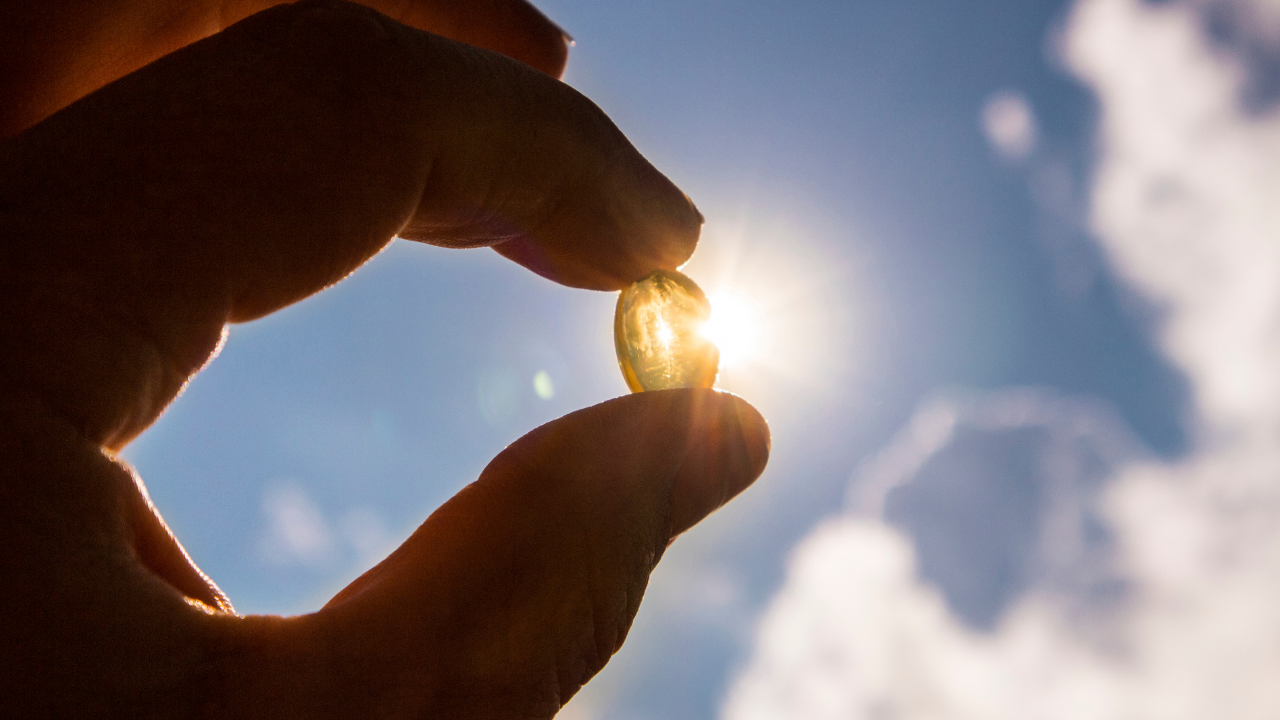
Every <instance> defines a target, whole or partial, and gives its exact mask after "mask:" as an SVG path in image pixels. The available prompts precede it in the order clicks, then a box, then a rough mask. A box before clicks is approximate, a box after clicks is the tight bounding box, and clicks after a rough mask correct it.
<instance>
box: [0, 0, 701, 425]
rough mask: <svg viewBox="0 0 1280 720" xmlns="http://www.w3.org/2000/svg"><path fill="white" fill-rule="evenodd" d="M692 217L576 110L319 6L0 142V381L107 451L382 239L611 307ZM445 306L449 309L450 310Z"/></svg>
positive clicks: (200, 48)
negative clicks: (236, 336)
mask: <svg viewBox="0 0 1280 720" xmlns="http://www.w3.org/2000/svg"><path fill="white" fill-rule="evenodd" d="M700 224H701V217H700V216H699V215H698V213H697V211H696V210H695V209H694V208H693V205H692V204H691V203H690V202H689V201H688V199H687V198H686V197H685V196H684V195H683V194H682V193H681V192H680V191H679V189H677V188H676V187H675V185H674V184H672V183H671V182H670V181H669V180H667V178H665V177H664V176H663V175H662V174H661V173H659V172H658V171H657V170H656V169H655V168H653V166H652V165H650V164H649V163H648V162H647V161H645V159H644V158H643V157H642V156H641V155H640V154H639V153H638V152H637V151H636V150H635V148H634V147H632V146H631V144H630V143H629V142H627V140H626V138H625V137H624V136H623V135H622V133H621V132H619V131H618V129H617V128H616V127H615V126H614V125H613V123H611V122H610V121H609V119H608V118H607V117H605V115H604V113H602V112H601V111H600V109H599V108H597V107H596V106H595V105H593V104H592V103H591V102H590V101H588V100H587V99H586V98H584V97H583V96H582V95H580V94H579V93H577V92H576V91H574V90H573V89H571V88H569V87H568V86H567V85H564V84H562V83H560V82H558V81H556V80H554V79H552V78H550V77H548V76H546V75H544V74H542V73H540V72H538V71H536V70H534V69H532V68H530V67H529V66H527V65H523V64H521V63H518V62H515V61H513V60H511V59H509V58H506V57H503V56H501V55H498V54H495V53H492V52H487V51H484V50H481V49H478V48H475V47H473V46H470V45H465V44H462V43H458V42H453V41H450V40H447V39H445V38H442V37H440V36H437V35H432V34H429V33H424V32H421V31H417V30H413V29H411V28H408V27H405V26H404V25H400V24H398V23H395V22H393V21H391V20H389V19H388V18H386V17H383V16H381V15H379V14H377V13H375V12H374V11H372V10H369V9H367V8H364V7H360V6H357V5H352V4H349V3H343V2H337V1H336V0H331V1H324V2H307V3H300V4H297V5H291V6H280V7H277V8H273V9H271V10H268V11H266V12H263V13H260V14H259V15H256V16H254V17H252V18H250V19H248V20H245V21H244V22H242V23H240V24H238V25H236V26H234V27H232V28H230V29H228V30H227V31H225V32H224V33H221V34H219V35H216V36H214V37H211V38H209V39H208V40H205V41H202V42H200V43H197V44H195V45H192V46H189V47H187V48H184V49H183V50H181V51H179V52H177V53H174V54H172V55H169V56H167V57H166V58H164V59H162V60H160V61H158V62H156V63H153V64H152V65H149V66H148V67H146V68H144V69H143V70H140V71H138V72H137V73H134V74H133V75H130V76H127V77H125V78H123V79H121V80H120V81H118V82H116V83H113V84H112V85H110V86H108V87H106V88H104V89H102V90H101V91H99V92H97V93H94V94H93V95H90V96H89V97H87V98H85V99H83V100H82V101H80V102H77V103H75V104H73V105H72V106H70V107H68V108H66V109H65V110H63V111H62V112H60V113H58V114H56V115H54V116H53V117H51V118H49V119H48V120H47V121H45V122H44V123H41V124H40V125H38V126H36V127H34V128H32V129H31V130H29V131H28V132H26V133H23V134H22V135H20V136H18V137H17V138H15V139H13V140H11V141H10V142H9V143H7V144H6V145H4V146H2V147H0V230H2V231H3V234H4V236H5V237H6V242H5V243H3V245H2V246H0V271H2V272H0V296H3V297H2V298H0V299H4V300H5V302H6V303H7V307H8V308H9V312H8V313H6V314H5V316H4V317H3V318H0V345H3V346H5V347H12V348H22V352H18V353H7V354H4V356H3V357H0V371H2V372H4V373H6V376H7V377H10V378H15V381H14V382H15V384H19V385H21V386H23V387H30V388H34V389H35V390H34V391H35V392H36V393H37V394H40V395H42V396H43V399H44V400H45V401H46V402H50V403H51V404H53V405H55V406H56V407H57V408H58V409H59V411H60V412H62V413H63V414H64V415H65V416H68V417H72V418H73V419H74V421H75V423H76V424H77V426H78V427H80V428H82V429H83V431H84V432H86V434H87V435H89V436H90V437H94V438H96V439H99V440H100V441H102V442H105V443H107V444H109V445H111V446H119V445H120V444H122V443H123V442H127V440H128V439H129V438H131V437H133V436H134V435H136V434H137V433H138V432H140V431H141V430H142V428H144V427H146V426H147V425H148V424H150V422H151V421H152V420H153V419H154V418H155V416H156V415H158V414H159V412H160V410H161V409H163V407H164V406H165V405H166V404H167V403H168V401H169V400H170V399H172V397H173V396H174V394H176V393H177V391H178V390H179V389H180V387H181V386H182V384H183V383H184V382H185V381H186V379H187V377H188V376H189V375H190V374H191V373H192V372H194V371H195V370H196V369H198V368H199V367H200V366H201V365H202V364H203V363H204V361H205V360H206V359H207V358H208V357H209V355H210V353H212V352H213V351H214V350H215V348H216V346H217V343H218V341H219V338H220V336H221V333H222V327H223V325H224V324H225V323H226V322H228V321H243V320H249V319H252V318H255V317H259V316H262V315H265V314H267V313H270V312H272V311H274V310H276V309H279V308H281V307H284V306H285V305H288V304H289V303H292V302H295V301H297V300H300V299H302V298H304V297H306V296H308V295H310V294H312V293H314V292H317V291H319V290H321V289H323V288H324V287H327V286H328V285H331V284H332V283H334V282H337V281H338V280H340V279H342V278H343V277H345V276H346V275H347V274H349V273H350V272H351V271H353V270H355V269H356V268H357V267H359V265H360V264H361V263H363V262H364V261H365V260H367V259H368V258H369V257H371V256H372V255H373V254H375V253H376V252H378V250H380V249H381V248H382V247H383V246H385V244H386V243H387V242H388V241H389V240H390V239H391V237H392V236H393V235H395V234H396V233H400V234H402V235H404V236H407V237H411V238H413V239H417V240H423V241H426V242H432V243H437V244H442V245H449V246H456V247H474V246H482V245H494V246H497V247H498V250H499V251H500V252H502V253H503V254H505V255H507V256H508V257H511V258H513V259H515V260H516V261H517V262H520V263H522V264H524V265H526V266H527V267H529V268H531V269H533V270H534V271H536V272H538V273H540V274H542V275H544V276H546V277H549V278H551V279H553V280H556V281H558V282H561V283H564V284H567V285H572V286H576V287H585V288H596V289H616V288H619V287H621V286H623V285H625V284H626V283H629V282H631V281H633V280H635V279H637V278H639V277H641V276H643V275H644V274H645V273H647V272H649V271H650V270H652V269H654V268H656V267H667V268H674V267H676V266H678V265H680V264H681V263H683V262H684V261H685V260H686V259H687V258H688V257H689V255H690V254H691V253H692V251H693V248H694V246H695V244H696V243H697V238H698V234H699V229H700ZM463 301H465V299H463Z"/></svg>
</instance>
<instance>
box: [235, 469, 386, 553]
mask: <svg viewBox="0 0 1280 720" xmlns="http://www.w3.org/2000/svg"><path fill="white" fill-rule="evenodd" d="M262 512H263V515H264V516H265V517H266V529H265V532H264V533H263V534H262V536H261V537H260V538H259V542H258V549H259V552H260V555H261V557H262V559H263V560H265V561H267V562H268V563H271V564H274V565H288V564H300V565H305V566H308V567H311V568H322V567H327V568H329V569H336V568H337V567H339V566H340V565H342V564H344V563H342V562H340V561H342V560H344V559H354V561H355V563H356V565H358V566H359V567H370V566H372V565H374V564H375V563H377V562H379V561H380V560H382V558H384V557H386V556H387V554H388V553H390V551H391V550H392V549H393V548H394V546H395V545H396V544H397V543H396V540H395V539H394V538H393V537H392V535H391V533H390V532H389V531H388V529H387V525H386V522H385V521H384V520H383V519H382V516H381V515H379V514H378V512H377V511H375V510H373V509H372V508H367V507H357V508H352V509H351V510H348V511H347V512H346V513H345V514H344V515H343V516H342V517H341V519H340V520H339V521H338V522H337V523H332V522H330V521H329V520H328V519H326V518H325V514H324V512H323V511H322V510H321V509H320V507H319V505H317V504H316V502H315V500H314V499H312V497H311V495H310V494H308V493H307V491H306V490H305V489H303V487H302V486H301V485H299V484H297V483H295V482H292V481H284V482H275V483H272V484H270V485H268V487H267V489H266V491H265V492H264V493H263V495H262Z"/></svg>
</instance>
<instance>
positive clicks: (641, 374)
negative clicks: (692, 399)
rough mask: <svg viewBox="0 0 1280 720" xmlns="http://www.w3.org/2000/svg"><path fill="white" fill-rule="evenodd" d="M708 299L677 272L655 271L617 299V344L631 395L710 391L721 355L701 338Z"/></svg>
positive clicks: (615, 342) (713, 346)
mask: <svg viewBox="0 0 1280 720" xmlns="http://www.w3.org/2000/svg"><path fill="white" fill-rule="evenodd" d="M710 316H711V303H709V302H707V296H706V295H704V294H703V293H702V288H699V287H698V286H697V284H696V283H694V282H693V281H692V280H690V279H689V278H687V277H685V276H684V275H682V274H680V273H678V272H675V271H673V270H654V271H653V272H651V273H649V274H648V275H646V276H644V277H643V278H641V279H639V280H637V281H636V282H634V283H632V284H631V285H630V286H628V287H627V288H626V289H624V290H623V291H622V294H621V295H619V296H618V309H617V311H616V312H615V314H614V319H613V343H614V347H615V348H616V349H617V351H618V365H619V367H621V368H622V377H623V378H625V379H626V381H627V387H629V388H631V391H632V392H641V391H642V390H666V389H668V388H687V387H711V386H712V385H714V384H715V382H716V373H717V372H718V371H719V366H720V351H719V350H718V349H717V348H716V346H715V345H714V344H713V343H712V342H711V341H710V340H708V339H707V338H705V337H704V336H703V335H702V326H703V325H704V324H706V322H707V319H708V318H709V317H710Z"/></svg>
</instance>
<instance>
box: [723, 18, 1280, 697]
mask: <svg viewBox="0 0 1280 720" xmlns="http://www.w3.org/2000/svg"><path fill="white" fill-rule="evenodd" d="M1207 1H1208V0H1204V1H1200V0H1197V1H1196V2H1194V3H1193V4H1192V5H1180V4H1174V3H1162V4H1152V3H1146V2H1142V1H1141V0H1079V2H1077V4H1076V7H1075V8H1074V12H1073V14H1072V16H1071V18H1070V22H1069V25H1068V28H1067V33H1066V40H1065V44H1064V48H1065V52H1066V54H1067V60H1068V64H1069V66H1070V67H1072V68H1073V69H1074V70H1075V72H1077V73H1078V74H1079V76H1080V77H1081V78H1082V79H1083V80H1085V81H1086V82H1087V83H1088V84H1089V85H1090V86H1091V87H1092V88H1093V89H1094V90H1095V92H1096V93H1097V95H1098V98H1099V101H1100V107H1101V111H1102V114H1101V123H1100V127H1099V138H1098V143H1099V148H1098V149H1099V158H1098V164H1097V171H1096V176H1095V178H1094V187H1093V195H1092V207H1093V224H1094V229H1095V231H1096V233H1097V235H1098V237H1099V242H1100V245H1101V247H1102V249H1103V251H1104V253H1105V254H1106V256H1107V258H1108V260H1109V262H1110V263H1111V266H1112V268H1113V270H1114V271H1115V272H1116V273H1117V275H1118V276H1119V277H1120V278H1121V279H1122V281H1124V282H1125V283H1127V284H1128V285H1129V287H1130V288H1131V289H1132V290H1133V291H1134V292H1135V293H1136V294H1137V295H1139V296H1140V297H1143V298H1145V299H1146V300H1148V301H1150V302H1151V303H1152V304H1153V305H1155V306H1156V307H1157V308H1159V310H1160V311H1161V312H1160V316H1159V320H1158V324H1157V328H1156V329H1157V331H1158V333H1159V336H1158V337H1159V343H1160V346H1161V348H1162V349H1163V351H1164V352H1165V353H1166V354H1167V355H1168V357H1169V359H1170V360H1171V361H1173V362H1174V363H1176V364H1177V365H1178V366H1179V367H1181V368H1182V369H1183V370H1184V371H1185V373H1186V374H1187V377H1188V379H1189V380H1190V382H1191V384H1192V388H1193V390H1194V393H1195V396H1194V413H1195V415H1194V418H1193V419H1194V421H1195V435H1194V448H1193V449H1194V452H1192V453H1191V454H1190V455H1189V456H1188V457H1187V458H1186V459H1184V460H1181V461H1177V462H1163V461H1157V460H1152V459H1150V458H1142V457H1135V456H1132V455H1131V454H1130V452H1129V451H1128V450H1127V449H1126V447H1127V446H1128V441H1126V440H1124V439H1123V437H1124V433H1123V431H1122V430H1118V429H1117V428H1116V427H1115V426H1114V424H1113V423H1111V422H1110V421H1109V420H1107V419H1106V415H1105V414H1099V413H1097V412H1095V410H1090V409H1088V408H1078V409H1077V410H1074V411H1073V410H1071V409H1070V408H1069V407H1067V408H1066V410H1065V411H1064V405H1063V404H1062V403H1063V401H1058V400H1054V399H1053V398H1045V397H1042V396H1035V395H1025V396H1024V397H1023V400H1022V404H1021V406H1022V407H1023V408H1024V410H1025V412H1024V413H1023V415H1022V416H1021V418H1019V417H1016V416H1015V415H1007V414H1006V415H1007V418H1006V421H1003V422H996V421H991V420H990V418H989V417H988V419H987V420H984V419H983V417H984V413H985V414H986V415H988V416H999V415H1000V413H999V412H996V411H995V410H994V408H997V407H999V406H1000V405H1001V403H1003V404H1004V405H1006V406H1009V407H1014V406H1017V403H1014V402H1011V401H1010V400H1009V398H1011V397H1014V396H1010V395H1008V394H998V395H996V396H994V397H991V398H987V399H982V398H978V399H976V400H970V401H969V405H968V406H966V405H965V404H964V403H963V402H956V401H940V402H938V403H935V404H933V405H929V406H927V407H925V408H923V409H922V410H921V411H920V413H918V414H917V416H916V418H915V419H914V420H913V421H912V423H911V424H910V425H909V426H908V428H906V429H905V430H904V431H903V432H902V433H901V435H900V436H899V438H898V439H896V440H895V441H894V443H892V444H891V445H890V446H889V447H888V448H887V449H886V450H885V451H884V452H882V453H881V454H880V455H879V456H877V457H876V458H874V459H873V460H871V461H870V462H869V463H868V464H867V465H866V466H865V467H864V468H863V470H862V471H861V473H860V480H859V481H858V482H857V483H855V485H854V486H853V488H852V490H851V495H850V504H851V507H852V511H851V512H850V513H848V514H846V515H844V516H842V517H839V518H836V519H832V520H830V521H828V522H827V523H825V524H824V525H823V526H821V527H819V528H818V529H817V530H815V531H814V532H813V534H812V535H811V536H810V537H809V538H808V539H807V540H805V541H804V542H803V543H801V545H800V546H799V547H798V548H797V549H796V550H795V552H794V555H793V557H792V559H791V562H790V565H789V568H788V575H787V580H786V582H785V584H784V586H783V588H782V590H781V591H780V592H779V594H778V595H777V597H776V598H775V599H774V600H773V602H772V604H771V606H770V608H769V609H768V611H767V612H766V613H765V615H764V617H763V618H762V620H761V623H760V626H759V632H758V637H757V641H756V647H755V652H754V656H753V657H752V659H751V661H750V663H749V664H748V665H747V667H746V668H745V670H744V671H743V672H742V674H741V675H740V676H739V678H738V679H737V681H736V682H735V683H734V685H733V687H732V689H731V691H730V693H729V695H728V696H727V698H726V701H725V704H724V709H723V713H722V716H723V717H724V718H726V720H757V719H761V720H762V719H764V718H769V719H779V718H805V719H806V720H809V719H816V720H822V719H823V718H867V719H872V718H880V719H888V718H921V719H926V718H927V719H934V718H936V719H938V720H943V719H946V720H952V719H956V720H958V719H962V718H964V719H968V718H974V719H975V720H976V719H979V718H980V719H982V720H1002V719H1004V718H1009V719H1013V718H1018V719H1020V720H1021V719H1028V718H1029V719H1037V718H1045V719H1049V718H1082V717H1087V718H1091V719H1098V720H1109V719H1112V718H1114V719H1115V720H1120V719H1122V718H1123V719H1125V720H1144V719H1148V718H1149V719H1150V720H1181V719H1186V720H1209V719H1212V720H1218V719H1237V718H1239V719H1246V718H1258V719H1259V720H1261V719H1262V718H1274V717H1278V716H1280V682H1277V681H1276V678H1277V677H1280V444H1278V443H1277V442H1276V430H1277V429H1278V423H1280V114H1277V112H1269V113H1263V114H1259V113H1257V112H1249V111H1245V110H1243V109H1242V106H1241V102H1240V99H1241V91H1242V89H1243V88H1244V82H1245V72H1244V69H1243V65H1242V63H1241V62H1240V61H1238V60H1237V58H1236V57H1234V56H1233V55H1232V54H1231V52H1229V51H1228V50H1227V49H1224V47H1222V46H1221V45H1216V44H1215V43H1214V42H1213V41H1211V40H1210V39H1209V38H1208V36H1207V34H1206V32H1205V30H1204V28H1203V26H1202V25H1201V22H1200V19H1201V16H1200V14H1199V10H1200V9H1202V6H1204V5H1206V4H1207ZM1230 4H1231V5H1232V6H1233V7H1235V8H1237V9H1238V10H1240V9H1243V11H1245V12H1246V14H1247V13H1252V14H1253V15H1252V16H1256V17H1257V18H1262V19H1263V20H1260V21H1259V22H1263V21H1264V20H1265V21H1266V22H1271V21H1272V20H1275V21H1276V22H1280V3H1277V2H1274V1H1273V2H1252V3H1246V2H1239V1H1237V2H1234V3H1230ZM1268 18H1270V19H1272V20H1267V19H1268ZM1267 27H1270V26H1262V27H1260V28H1259V29H1257V30H1256V32H1255V37H1254V38H1253V39H1254V41H1260V40H1258V38H1262V39H1264V40H1265V39H1266V38H1267V37H1271V38H1272V39H1271V40H1270V41H1271V42H1277V41H1278V40H1280V34H1274V33H1273V34H1271V35H1268V33H1270V32H1271V31H1270V30H1268V29H1267ZM975 408H976V409H975ZM984 408H985V410H984ZM1072 418H1075V420H1072ZM1081 422H1083V425H1081V424H1080V423H1081ZM1072 423H1075V426H1076V427H1077V428H1079V427H1084V428H1086V429H1087V432H1084V433H1083V434H1081V433H1076V434H1075V435H1072V432H1073V431H1071V430H1070V429H1069V428H1070V427H1072ZM1091 423H1092V429H1088V428H1089V427H1090V424H1091ZM1018 428H1026V429H1035V428H1039V430H1037V432H1039V433H1040V434H1039V435H1034V436H1032V435H1025V436H1021V437H1022V438H1023V439H1022V441H1023V442H1024V444H1025V447H1026V448H1029V452H1031V453H1032V454H1031V457H1033V458H1034V459H1035V462H1032V463H1031V464H1030V465H1029V466H1028V467H1029V468H1030V469H1029V470H1028V471H1027V472H1028V474H1029V476H1030V477H1032V478H1033V479H1034V482H1033V483H1032V485H1033V486H1035V487H1039V488H1042V489H1045V490H1046V491H1047V492H1046V493H1045V494H1044V495H1043V496H1041V497H1040V498H1039V500H1037V502H1038V503H1039V504H1038V505H1035V507H1036V508H1038V510H1037V511H1038V512H1039V513H1042V514H1041V515H1040V517H1039V520H1040V522H1039V524H1038V525H1037V528H1038V534H1036V535H1035V536H1034V537H1033V538H1032V540H1031V548H1030V551H1029V553H1028V554H1027V555H1026V557H1027V558H1030V559H1029V560H1028V561H1027V562H1028V563H1029V564H1028V565H1026V566H1018V565H1011V566H1010V567H1013V568H1014V569H1015V570H1016V571H1017V572H1019V573H1021V575H1020V576H1019V582H1020V583H1021V584H1020V585H1019V593H1018V594H1017V595H1016V596H1015V597H1013V598H1012V599H1010V600H1009V601H1008V602H1007V603H1006V604H1005V605H1004V606H1003V607H1002V609H1001V612H1000V614H999V615H998V618H997V621H996V623H995V624H994V626H993V627H992V628H991V629H990V631H978V630H975V629H974V628H973V625H972V623H967V622H965V621H964V620H962V619H961V617H960V615H958V614H957V612H956V609H955V607H954V603H952V602H949V598H948V593H949V592H952V591H953V589H954V588H951V587H950V586H949V585H948V583H949V582H950V581H949V580H948V579H947V577H946V576H945V574H937V573H935V575H936V577H932V578H931V577H930V573H929V564H928V561H929V560H930V554H929V553H930V552H933V551H931V550H929V549H928V547H927V546H926V545H924V544H922V543H921V540H920V538H919V537H918V533H914V532H913V533H912V534H910V535H908V534H906V533H904V532H902V531H901V530H900V529H898V528H896V527H894V526H892V525H890V524H889V523H887V522H886V521H885V520H884V519H882V518H883V517H884V516H885V515H884V510H886V509H887V510H892V508H891V507H889V505H886V502H885V498H886V493H890V492H895V490H894V489H895V488H897V489H898V490H897V491H896V492H905V491H907V490H910V489H911V488H913V487H915V485H916V484H918V483H920V482H922V478H928V477H930V476H931V473H932V476H939V475H941V476H950V477H955V478H965V477H969V478H971V480H967V481H966V482H970V481H971V482H973V483H976V484H975V487H982V483H984V482H988V481H991V479H992V478H993V477H995V474H996V473H997V470H998V466H997V465H996V464H995V463H994V461H992V462H989V463H988V464H987V465H982V462H983V456H982V455H981V454H977V455H975V454H974V452H970V451H966V450H965V449H964V446H965V444H966V443H967V444H968V446H969V447H971V448H981V447H986V446H987V445H990V444H991V443H992V442H994V441H995V440H997V439H999V438H1002V437H1003V438H1008V437H1010V433H1012V432H1014V431H1015V430H1017V429H1018ZM1046 433H1047V436H1053V435H1054V433H1057V435H1058V437H1060V438H1061V437H1077V438H1083V441H1081V442H1062V441H1045V440H1044V439H1043V437H1045V436H1046ZM1064 433H1065V434H1064ZM1037 438H1038V439H1037ZM984 443H987V445H984ZM1109 443H1110V445H1109ZM1055 447H1056V448H1057V449H1056V450H1055V449H1054V448H1055ZM1108 448H1110V449H1108ZM993 457H994V456H993ZM1050 457H1052V458H1056V459H1054V460H1053V461H1052V462H1045V461H1044V460H1045V459H1046V458H1050ZM975 458H976V459H975ZM1089 458H1094V459H1095V460H1096V458H1104V459H1108V458H1109V460H1107V463H1110V464H1107V463H1104V465H1106V467H1104V468H1102V470H1101V475H1100V476H1099V475H1096V473H1098V472H1099V469H1098V466H1097V463H1096V462H1095V461H1094V460H1090V459H1089ZM975 462H976V463H977V467H978V468H979V469H981V468H984V467H985V468H987V469H988V470H989V472H988V473H987V474H986V475H984V474H983V473H982V472H977V473H975V472H973V467H974V463H975ZM1089 468H1092V470H1090V469H1089ZM966 472H968V473H970V474H969V475H965V473H966ZM1090 472H1093V473H1095V475H1090ZM1095 477H1100V478H1101V479H1102V480H1105V482H1094V478H1095ZM888 497H890V498H892V497H893V496H892V495H889V496H888ZM890 505H891V504H890ZM1002 509H1003V508H999V507H997V508H994V511H993V515H992V517H993V518H995V517H998V516H999V513H1000V511H1001V510H1002ZM961 510H963V508H957V512H960V511H961ZM890 514H891V513H890ZM1094 519H1097V520H1098V521H1099V522H1100V523H1102V525H1103V526H1104V527H1105V528H1106V529H1107V533H1105V534H1104V540H1103V541H1102V542H1086V543H1084V545H1078V546H1077V547H1082V548H1084V551H1083V552H1074V553H1073V552H1067V553H1065V554H1062V553H1061V552H1060V549H1061V548H1063V547H1066V548H1070V547H1071V546H1072V543H1071V542H1065V543H1064V542H1063V538H1068V539H1070V538H1071V537H1073V536H1075V537H1078V538H1080V537H1085V535H1079V531H1080V530H1081V529H1082V528H1087V527H1089V526H1090V525H1091V524H1092V523H1093V520H1094ZM1055 527H1056V528H1057V530H1054V529H1053V528H1055ZM1055 533H1057V534H1055ZM1086 535H1087V533H1086ZM1086 539H1087V538H1086ZM964 541H965V539H964V538H961V539H960V540H958V542H959V543H960V544H962V545H963V544H964ZM961 550H963V548H961ZM1055 558H1057V559H1056V560H1055ZM1046 567H1048V568H1056V569H1051V570H1050V571H1048V572H1043V571H1042V570H1043V569H1044V568H1046ZM1072 578H1075V579H1076V580H1077V581H1072ZM1110 579H1114V580H1116V581H1118V584H1116V585H1114V586H1113V587H1116V588H1118V589H1121V590H1123V592H1119V593H1116V594H1113V595H1111V596H1108V595H1107V594H1106V593H1101V594H1100V593H1099V592H1098V589H1099V588H1100V587H1108V581H1109V580H1110Z"/></svg>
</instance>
